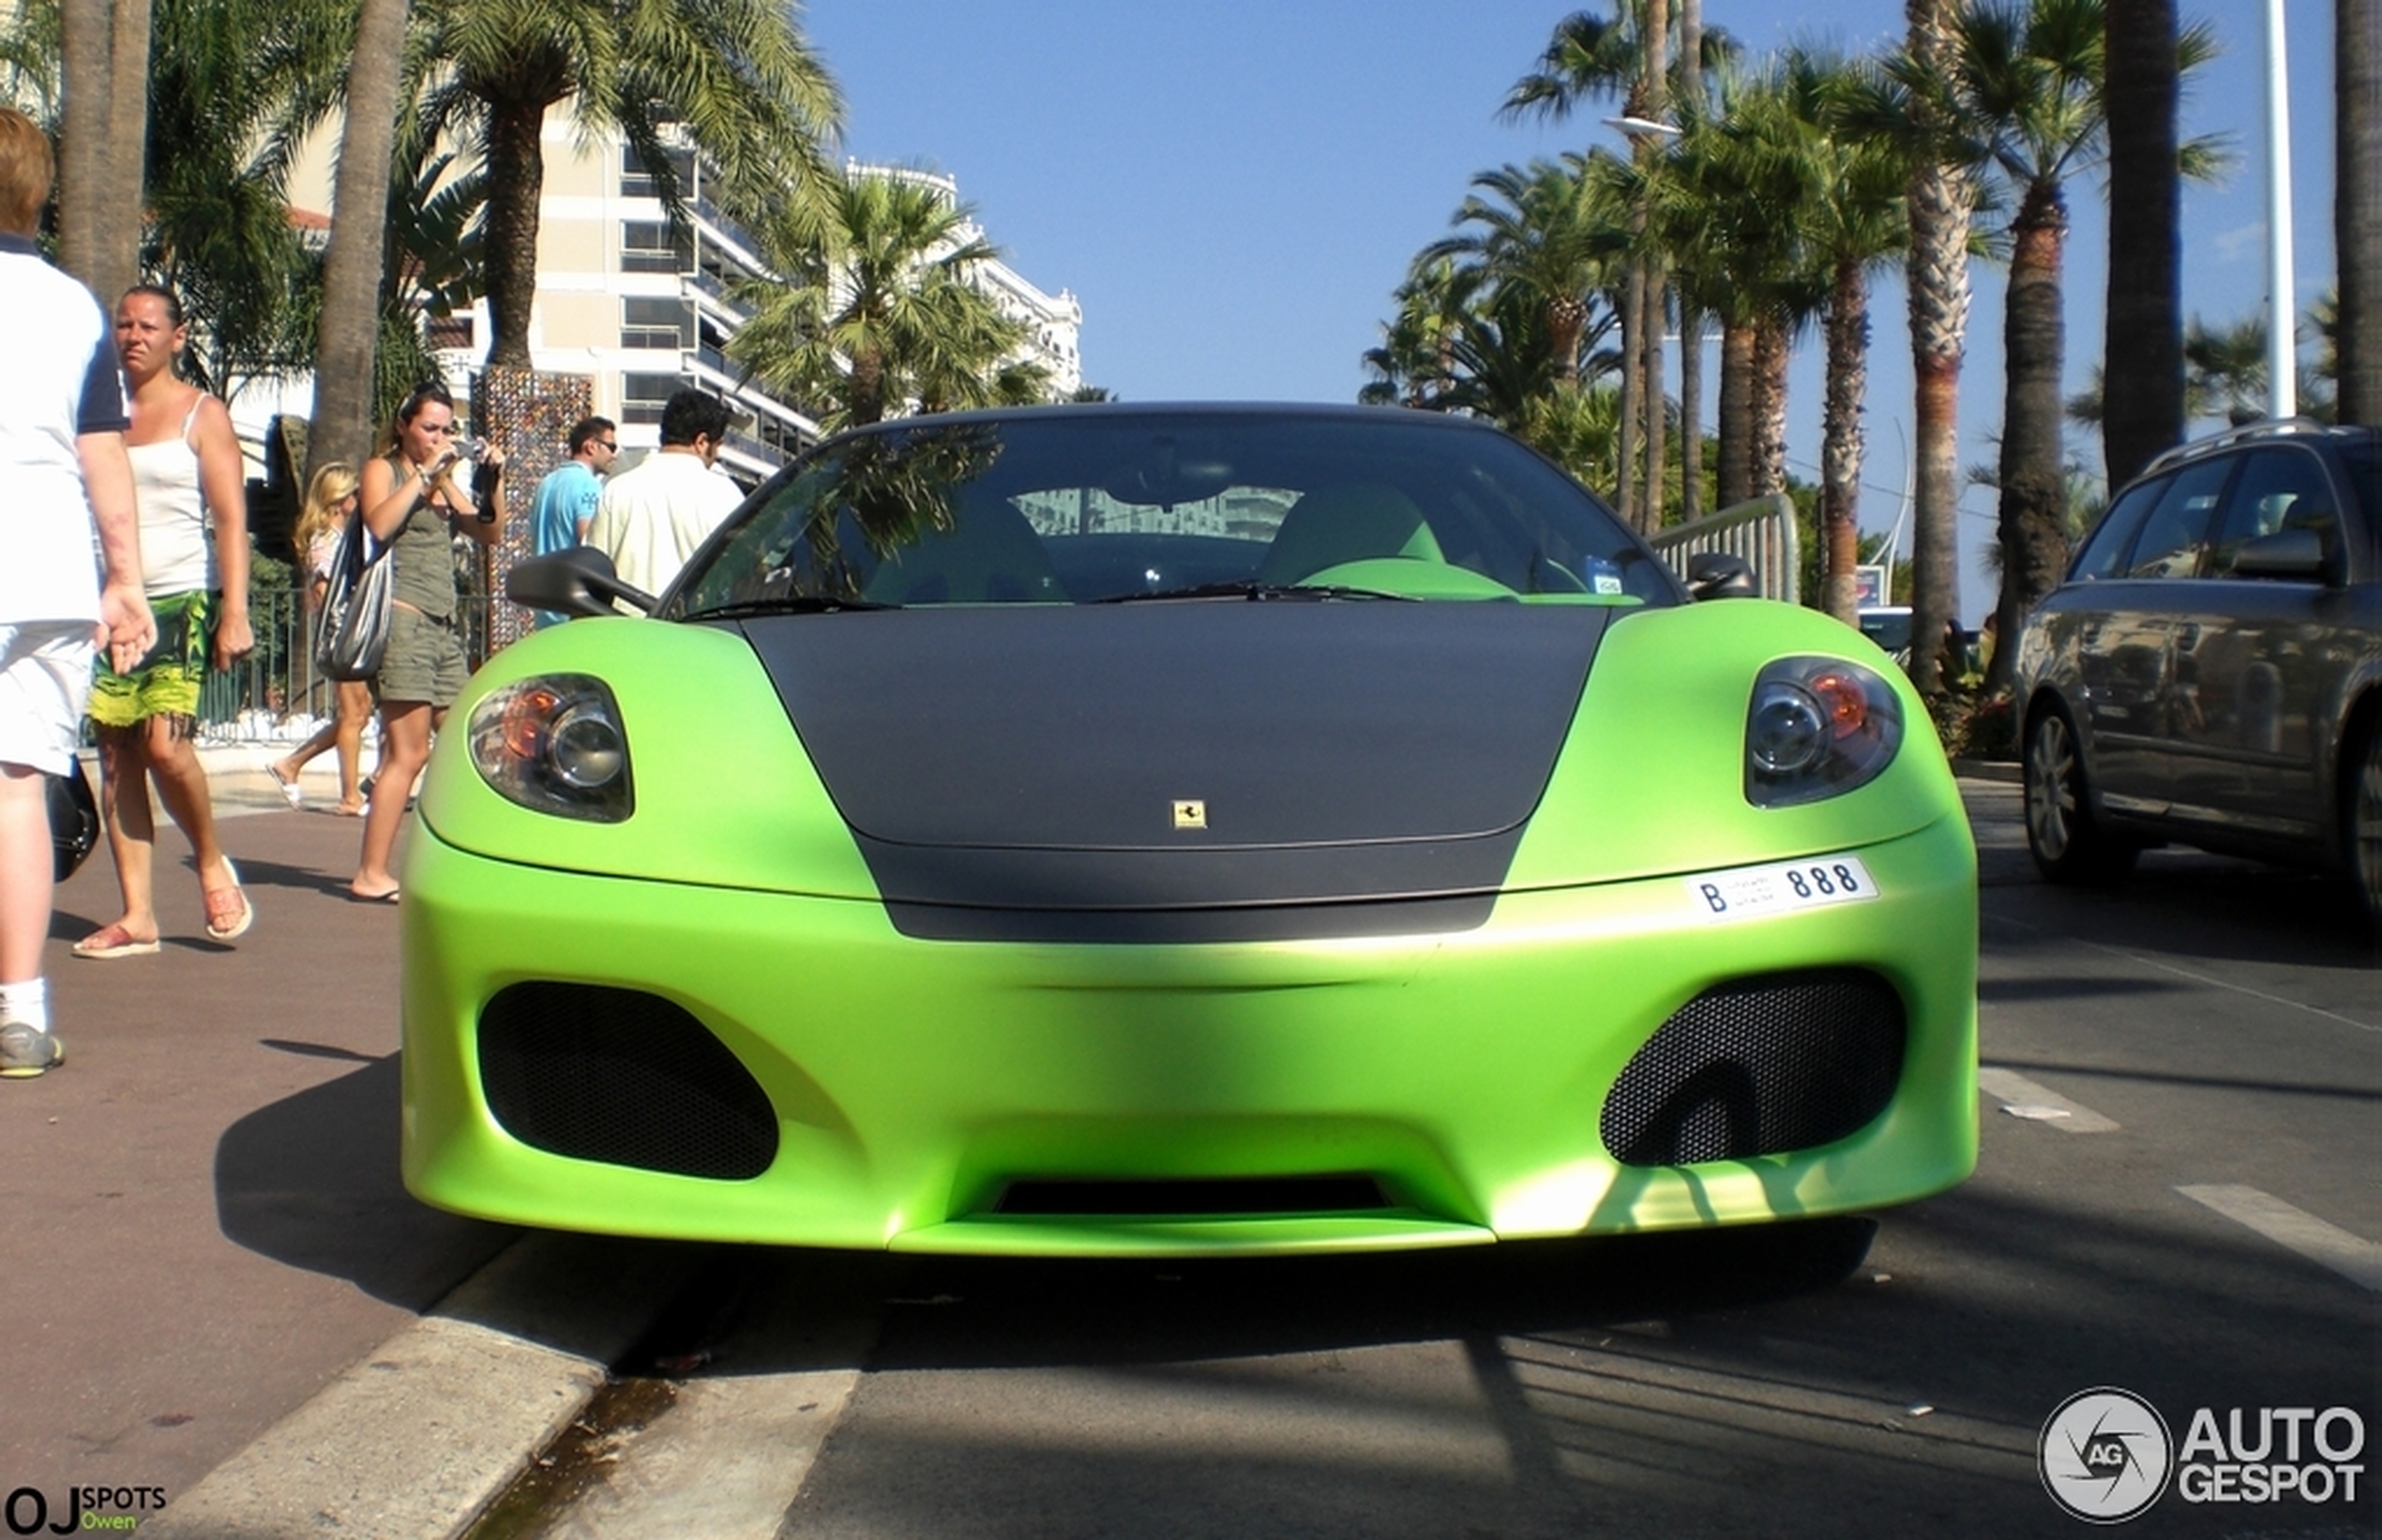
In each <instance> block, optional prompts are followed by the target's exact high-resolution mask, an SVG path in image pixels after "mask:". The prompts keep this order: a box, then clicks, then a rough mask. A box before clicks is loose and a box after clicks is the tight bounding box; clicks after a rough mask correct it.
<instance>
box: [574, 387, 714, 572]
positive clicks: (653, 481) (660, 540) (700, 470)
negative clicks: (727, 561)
mask: <svg viewBox="0 0 2382 1540" xmlns="http://www.w3.org/2000/svg"><path fill="white" fill-rule="evenodd" d="M727 432H728V407H727V404H726V403H725V402H723V401H721V400H719V399H718V398H716V397H714V396H708V395H705V394H704V393H703V392H701V391H700V390H681V391H679V392H678V393H677V394H675V395H673V396H671V399H670V400H669V402H668V403H667V404H665V405H664V406H663V407H662V446H661V448H659V449H658V450H656V452H654V453H653V454H650V455H647V456H646V457H645V458H644V460H642V461H641V462H640V463H639V464H638V466H637V468H636V469H635V470H631V471H624V472H622V473H621V474H620V475H618V476H613V477H612V478H611V480H610V481H609V482H607V483H605V486H604V496H603V499H602V501H600V502H599V503H597V504H596V506H595V522H593V523H592V524H590V525H589V526H588V528H587V543H588V544H589V545H591V546H594V547H595V549H596V550H598V551H602V552H603V553H604V554H605V555H607V556H610V557H611V559H612V570H613V571H615V572H617V573H618V574H619V575H620V579H621V581H623V582H626V583H628V584H630V585H631V586H633V587H637V588H641V589H643V590H644V591H645V592H646V593H648V594H659V593H660V592H661V591H662V590H663V589H665V588H668V587H669V586H670V583H671V579H673V578H675V577H677V576H678V569H679V568H680V567H682V566H686V558H687V557H689V556H691V555H693V554H694V553H695V548H696V547H697V546H699V545H701V544H702V543H703V539H704V537H705V536H708V535H710V534H711V532H712V531H713V530H715V529H717V528H718V527H719V525H720V522H721V521H723V520H725V519H726V518H727V517H728V516H729V515H730V514H731V513H732V512H734V511H735V509H736V505H737V504H739V503H742V502H743V501H744V500H745V494H744V493H743V492H742V491H738V490H737V487H736V483H734V482H733V481H731V480H729V479H728V477H727V476H724V475H723V474H721V473H720V472H718V471H716V470H714V469H713V468H712V466H713V463H714V462H715V461H716V460H718V459H719V445H720V440H721V439H722V438H724V437H725V436H726V435H727Z"/></svg>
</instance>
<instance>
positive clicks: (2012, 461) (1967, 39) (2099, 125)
mask: <svg viewBox="0 0 2382 1540" xmlns="http://www.w3.org/2000/svg"><path fill="white" fill-rule="evenodd" d="M1955 36H1956V39H1957V40H1956V42H1955V45H1954V49H1955V53H1954V73H1953V74H1952V76H1951V77H1950V79H1949V81H1948V83H1949V85H1950V87H1951V98H1952V102H1953V103H1954V106H1955V110H1956V111H1957V112H1959V113H1961V114H1962V117H1963V119H1964V122H1965V124H1966V126H1967V130H1968V131H1969V132H1971V133H1973V134H1974V135H1975V136H1976V147H1975V150H1974V151H1973V152H1972V162H1971V163H1972V164H1976V165H1979V166H1980V167H1981V168H1982V170H1983V171H1984V172H1985V173H1986V174H1989V175H1993V176H1997V177H1998V179H1999V180H2000V183H2001V184H2002V185H2003V186H2004V187H2006V188H2007V189H2010V191H2011V193H2012V194H2013V201H2014V204H2015V207H2014V209H2013V213H2012V215H2011V219H2010V225H2009V230H2008V237H2009V241H2010V287H2009V295H2008V298H2007V299H2006V300H2005V301H2004V308H2003V324H2002V346H2003V355H2004V356H2003V365H2002V367H2003V374H2004V380H2005V385H2004V390H2003V396H2002V425H2001V460H2000V468H1999V475H1998V479H1999V482H2000V492H2001V514H2000V521H1999V525H2000V545H2001V557H2002V559H2001V597H2000V604H1999V611H1998V612H1999V615H2000V628H2001V634H2002V635H2004V636H2016V635H2017V634H2018V628H2019V627H2020V626H2021V625H2022V624H2023V623H2024V622H2025V620H2026V615H2027V611H2028V610H2029V609H2031V608H2032V607H2033V605H2034V601H2035V600H2037V599H2039V598H2041V597H2042V596H2043V595H2045V594H2048V593H2049V592H2051V590H2052V589H2053V588H2055V587H2057V586H2058V582H2059V578H2060V574H2061V572H2062V570H2063V569H2064V568H2065V566H2066V565H2067V555H2068V548H2067V541H2066V540H2065V538H2064V537H2063V536H2062V532H2061V520H2062V517H2063V515H2064V514H2065V512H2066V504H2067V499H2066V487H2065V482H2064V471H2065V467H2066V464H2067V456H2066V449H2065V445H2064V443H2063V442H2062V438H2061V434H2062V426H2061V416H2060V406H2061V400H2060V389H2059V387H2060V375H2061V372H2062V370H2064V368H2065V365H2066V322H2065V320H2064V318H2063V314H2062V312H2063V310H2064V308H2065V295H2064V294H2063V292H2062V289H2061V282H2060V270H2061V266H2062V263H2063V259H2064V256H2065V248H2066V242H2067V234H2068V208H2067V196H2066V184H2067V179H2068V177H2069V176H2070V175H2071V174H2073V173H2074V172H2075V171H2077V170H2080V169H2083V168H2085V167H2088V165H2090V164H2091V162H2092V161H2093V160H2094V159H2097V158H2098V157H2099V156H2100V154H2101V152H2102V150H2103V145H2104V144H2105V143H2106V130H2107V117H2106V111H2107V98H2106V97H2105V95H2104V94H2103V79H2104V61H2105V58H2106V54H2105V53H2104V52H2103V40H2104V22H2103V0H2026V3H2024V4H2021V3H2019V0H2005V3H1999V4H1990V5H1983V6H1979V7H1976V8H1972V9H1970V10H1968V11H1967V12H1965V13H1964V14H1963V15H1962V16H1961V18H1960V19H1959V21H1958V22H1957V23H1955ZM2009 667H2010V663H2009V658H2008V656H2007V652H2006V650H2005V651H2003V652H2001V653H1998V654H1997V656H1996V658H1995V667H1994V671H1993V674H1994V676H1993V677H1990V678H1989V679H1988V680H1987V685H1988V687H1999V686H2000V685H2002V684H2005V683H2007V679H2008V673H2009Z"/></svg>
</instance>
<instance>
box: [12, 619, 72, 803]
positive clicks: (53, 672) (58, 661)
mask: <svg viewBox="0 0 2382 1540" xmlns="http://www.w3.org/2000/svg"><path fill="white" fill-rule="evenodd" d="M93 629H94V627H93V626H92V624H91V622H89V621H87V620H38V621H26V622H23V623H22V624H19V625H13V626H0V764H21V765H23V766H25V767H26V768H28V769H32V770H46V771H49V772H50V773H51V774H53V775H64V774H65V773H66V770H67V767H68V765H70V764H72V763H73V762H74V751H75V748H76V746H78V745H79V744H81V743H82V741H83V701H84V699H85V698H86V697H87V696H88V695H89V694H90V690H91V656H92V651H93V649H92V645H91V633H92V631H93Z"/></svg>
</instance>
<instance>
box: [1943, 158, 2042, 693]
mask: <svg viewBox="0 0 2382 1540" xmlns="http://www.w3.org/2000/svg"><path fill="white" fill-rule="evenodd" d="M2067 234H2068V210H2067V207H2066V205H2065V204H2064V203H2063V202H2062V201H2061V199H2060V196H2059V189H2058V188H2057V187H2056V186H2053V185H2051V184H2049V183H2043V182H2038V183H2036V184H2035V185H2034V186H2032V187H2029V188H2028V189H2027V191H2026V195H2025V197H2024V198H2023V199H2022V200H2021V201H2020V204H2019V207H2018V214H2017V218H2016V219H2014V220H2013V223H2012V229H2011V236H2012V249H2011V253H2010V297H2009V299H2008V300H2007V301H2006V306H2005V309H2004V310H2003V322H2002V340H2003V351H2004V354H2005V355H2006V356H2005V361H2004V365H2003V369H2004V373H2005V377H2006V380H2007V384H2006V385H2005V386H2004V389H2003V395H2002V423H2001V518H2000V523H1999V528H2000V536H2001V602H2000V605H1999V607H1998V611H1997V613H1998V615H1999V617H2000V620H1999V623H1998V624H1999V627H2000V634H2001V635H2003V636H2006V637H2014V636H2016V635H2017V634H2018V627H2020V625H2021V624H2022V623H2024V621H2025V620H2026V618H2027V611H2028V610H2031V609H2033V608H2034V605H2035V601H2036V600H2038V599H2040V598H2042V597H2043V596H2044V595H2045V594H2048V593H2050V592H2051V591H2052V590H2053V589H2054V588H2057V587H2058V586H2059V579H2060V576H2061V574H2062V572H2063V571H2064V570H2065V569H2066V567H2067V565H2068V539H2067V533H2066V527H2065V526H2066V522H2067V521H2066V517H2065V516H2066V513H2067V476H2066V466H2065V464H2064V461H2063V456H2062V446H2061V443H2060V399H2059V375H2060V370H2061V369H2062V368H2063V367H2064V365H2065V364H2066V361H2067V328H2066V323H2065V321H2064V320H2063V319H2062V318H2061V315H2060V305H2061V299H2062V296H2061V294H2060V281H2059V269H2060V261H2061V255H2062V250H2063V248H2064V245H2065V242H2066V240H2067ZM1940 634H1941V628H1940V627H1938V628H1937V630H1935V631H1929V632H1924V633H1922V632H1920V631H1918V630H1916V629H1914V630H1913V631H1912V632H1911V639H1912V644H1913V650H1914V652H1915V651H1916V648H1917V645H1918V642H1919V641H1920V639H1921V638H1922V635H1923V636H1937V635H1940ZM2015 651H2016V649H2015V648H2005V647H1997V648H1995V649H1994V660H1993V664H1992V668H1991V672H1989V673H1988V674H1987V676H1986V679H1985V687H1986V689H1987V690H1988V691H1991V690H1995V689H1998V688H2000V687H2003V686H2005V685H2007V684H2008V683H2009V682H2010V657H2011V654H2012V653H2013V652H2015Z"/></svg>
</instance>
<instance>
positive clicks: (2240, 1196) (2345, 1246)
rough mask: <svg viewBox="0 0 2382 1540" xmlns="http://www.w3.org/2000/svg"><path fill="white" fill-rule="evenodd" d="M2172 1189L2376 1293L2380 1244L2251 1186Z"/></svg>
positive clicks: (2381, 1278) (2381, 1269)
mask: <svg viewBox="0 0 2382 1540" xmlns="http://www.w3.org/2000/svg"><path fill="white" fill-rule="evenodd" d="M2176 1191H2178V1192H2179V1193H2181V1194H2183V1195H2184V1196H2185V1197H2186V1198H2189V1199H2191V1200H2193V1201H2194V1202H2195V1203H2200V1204H2204V1205H2205V1206H2207V1207H2209V1208H2212V1209H2214V1210H2216V1211H2217V1212H2218V1213H2219V1214H2222V1215H2224V1216H2225V1217H2226V1218H2228V1219H2231V1220H2233V1221H2234V1222H2235V1223H2236V1224H2241V1225H2247V1226H2249V1227H2250V1228H2251V1229H2252V1230H2256V1231H2257V1232H2258V1233H2259V1234H2261V1235H2263V1236H2265V1237H2266V1238H2267V1239H2268V1240H2269V1241H2272V1242H2274V1243H2275V1244H2276V1245H2277V1246H2286V1247H2288V1248H2289V1249H2291V1250H2293V1251H2296V1252H2298V1253H2299V1255H2300V1256H2302V1257H2305V1258H2307V1259H2308V1261H2312V1262H2316V1263H2319V1264H2321V1265H2323V1266H2325V1267H2329V1268H2330V1269H2332V1271H2334V1272H2335V1273H2338V1274H2340V1275H2341V1276H2343V1277H2344V1278H2346V1279H2348V1280H2349V1281H2350V1282H2351V1283H2354V1284H2356V1285H2357V1286H2358V1287H2359V1288H2360V1289H2365V1290H2369V1291H2373V1292H2374V1293H2382V1246H2376V1245H2375V1244H2374V1242H2372V1241H2369V1240H2366V1239H2365V1238H2363V1237H2362V1236H2359V1235H2352V1234H2350V1233H2349V1232H2348V1231H2347V1230H2343V1229H2342V1228H2341V1227H2340V1226H2338V1225H2335V1224H2330V1223H2328V1222H2327V1221H2325V1220H2322V1219H2319V1218H2317V1217H2316V1216H2315V1215H2313V1214H2310V1213H2308V1212H2306V1211H2305V1210H2303V1209H2296V1208H2293V1207H2292V1206H2291V1205H2290V1204H2288V1203H2286V1202H2284V1200H2282V1199H2280V1198H2277V1197H2274V1196H2273V1195H2272V1194H2270V1193H2264V1192H2260V1191H2259V1190H2258V1189H2257V1188H2255V1187H2243V1186H2228V1185H2215V1186H2198V1187H2178V1188H2176Z"/></svg>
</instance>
